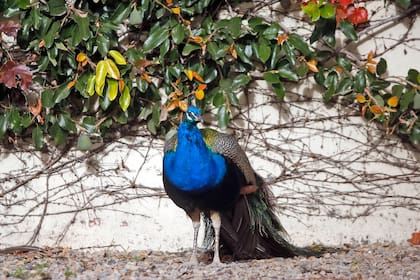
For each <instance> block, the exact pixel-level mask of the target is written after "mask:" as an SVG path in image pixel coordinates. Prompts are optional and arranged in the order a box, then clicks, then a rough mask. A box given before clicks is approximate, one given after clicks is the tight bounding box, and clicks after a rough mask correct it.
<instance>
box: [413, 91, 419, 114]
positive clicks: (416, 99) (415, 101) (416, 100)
mask: <svg viewBox="0 0 420 280" xmlns="http://www.w3.org/2000/svg"><path fill="white" fill-rule="evenodd" d="M413 109H414V110H418V109H420V93H416V95H415V96H414V98H413Z"/></svg>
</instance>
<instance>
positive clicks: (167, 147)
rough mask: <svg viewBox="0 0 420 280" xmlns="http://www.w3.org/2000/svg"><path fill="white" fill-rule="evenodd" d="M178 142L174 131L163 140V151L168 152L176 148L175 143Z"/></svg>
mask: <svg viewBox="0 0 420 280" xmlns="http://www.w3.org/2000/svg"><path fill="white" fill-rule="evenodd" d="M177 144H178V134H177V133H175V134H174V135H172V136H171V137H170V138H169V139H167V140H166V141H165V146H164V147H163V152H164V153H166V152H170V151H175V150H176V145H177Z"/></svg>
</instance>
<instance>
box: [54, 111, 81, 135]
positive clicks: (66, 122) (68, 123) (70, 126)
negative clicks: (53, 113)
mask: <svg viewBox="0 0 420 280" xmlns="http://www.w3.org/2000/svg"><path fill="white" fill-rule="evenodd" d="M57 123H58V125H59V126H60V127H61V128H62V129H64V130H67V131H71V132H74V133H76V132H77V128H76V124H75V123H74V121H73V120H72V119H71V117H70V114H60V115H59V116H58V119H57Z"/></svg>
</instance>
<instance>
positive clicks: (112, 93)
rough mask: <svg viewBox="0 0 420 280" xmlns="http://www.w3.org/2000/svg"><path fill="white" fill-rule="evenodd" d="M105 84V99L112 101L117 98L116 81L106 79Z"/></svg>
mask: <svg viewBox="0 0 420 280" xmlns="http://www.w3.org/2000/svg"><path fill="white" fill-rule="evenodd" d="M106 82H107V85H108V86H107V91H106V97H108V98H109V101H113V100H114V99H115V98H117V94H118V81H117V80H114V79H106Z"/></svg>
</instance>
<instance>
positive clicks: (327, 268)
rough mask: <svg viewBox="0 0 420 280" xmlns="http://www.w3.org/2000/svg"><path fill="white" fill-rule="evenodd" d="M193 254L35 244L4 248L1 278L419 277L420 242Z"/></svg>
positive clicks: (0, 252)
mask: <svg viewBox="0 0 420 280" xmlns="http://www.w3.org/2000/svg"><path fill="white" fill-rule="evenodd" d="M190 254H191V252H189V251H185V252H179V253H167V252H156V251H132V252H122V251H117V250H113V249H111V250H93V251H92V250H72V249H69V248H42V249H41V248H36V247H29V248H27V249H25V248H24V247H23V248H19V250H1V251H0V279H404V280H405V279H407V280H408V279H413V280H418V279H420V246H414V245H409V244H406V245H396V244H369V245H357V246H356V245H352V246H345V247H343V248H340V250H339V251H338V252H334V253H327V254H325V255H324V256H322V257H319V258H315V257H308V258H306V257H296V258H290V259H284V258H273V259H265V260H248V261H237V262H232V261H231V260H229V258H223V259H222V261H223V264H222V265H211V264H209V263H210V259H211V257H210V255H209V254H206V253H202V254H200V258H199V262H200V263H199V264H198V265H191V264H189V263H188V260H189V256H190Z"/></svg>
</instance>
